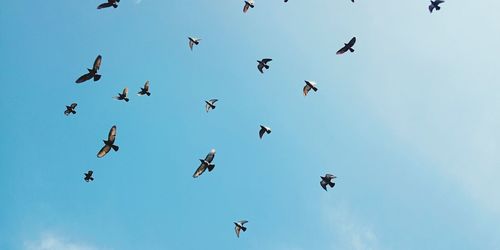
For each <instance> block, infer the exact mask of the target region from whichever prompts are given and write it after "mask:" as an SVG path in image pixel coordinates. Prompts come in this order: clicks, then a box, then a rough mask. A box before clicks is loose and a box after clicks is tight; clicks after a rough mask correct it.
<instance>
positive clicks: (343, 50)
mask: <svg viewBox="0 0 500 250" xmlns="http://www.w3.org/2000/svg"><path fill="white" fill-rule="evenodd" d="M355 43H356V37H353V38H352V39H351V40H350V41H349V43H344V47H342V48H341V49H339V51H337V55H342V54H344V53H345V52H347V51H348V50H349V51H350V52H351V53H352V52H354V49H353V48H352V46H354V44H355Z"/></svg>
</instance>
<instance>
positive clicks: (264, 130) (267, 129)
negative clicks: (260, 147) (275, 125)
mask: <svg viewBox="0 0 500 250" xmlns="http://www.w3.org/2000/svg"><path fill="white" fill-rule="evenodd" d="M264 133H267V134H270V133H271V128H270V127H266V126H262V125H260V130H259V138H260V139H262V137H263V136H264Z"/></svg>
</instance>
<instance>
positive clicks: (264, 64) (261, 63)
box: [257, 58, 273, 74]
mask: <svg viewBox="0 0 500 250" xmlns="http://www.w3.org/2000/svg"><path fill="white" fill-rule="evenodd" d="M272 60H273V59H271V58H264V59H262V60H261V61H259V60H257V62H258V63H259V64H258V65H257V69H259V71H260V73H262V74H264V70H263V69H264V68H266V69H269V65H267V63H268V62H270V61H272Z"/></svg>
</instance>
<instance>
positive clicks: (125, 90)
mask: <svg viewBox="0 0 500 250" xmlns="http://www.w3.org/2000/svg"><path fill="white" fill-rule="evenodd" d="M122 94H123V95H124V96H127V95H128V88H124V89H123V93H122Z"/></svg>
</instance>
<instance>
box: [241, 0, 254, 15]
mask: <svg viewBox="0 0 500 250" xmlns="http://www.w3.org/2000/svg"><path fill="white" fill-rule="evenodd" d="M253 7H255V4H254V2H253V0H248V1H245V6H243V13H247V11H248V8H252V9H253Z"/></svg>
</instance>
